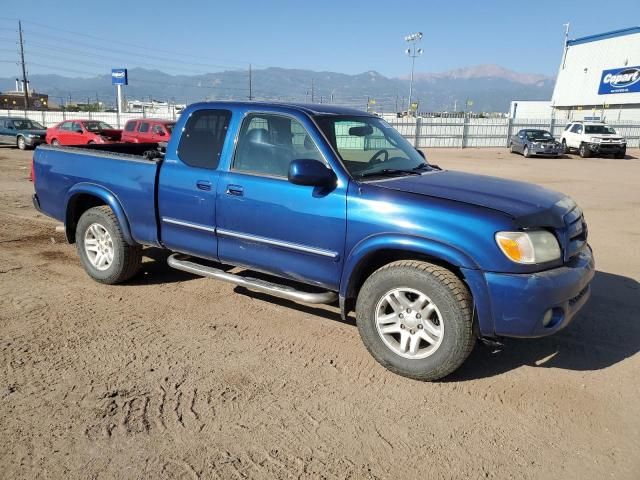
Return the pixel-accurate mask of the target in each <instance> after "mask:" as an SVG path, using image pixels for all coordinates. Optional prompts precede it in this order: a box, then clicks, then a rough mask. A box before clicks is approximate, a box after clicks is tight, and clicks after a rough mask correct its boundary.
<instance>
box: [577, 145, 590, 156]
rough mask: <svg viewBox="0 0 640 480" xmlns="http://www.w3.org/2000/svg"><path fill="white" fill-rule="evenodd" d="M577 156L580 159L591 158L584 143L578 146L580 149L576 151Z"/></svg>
mask: <svg viewBox="0 0 640 480" xmlns="http://www.w3.org/2000/svg"><path fill="white" fill-rule="evenodd" d="M578 154H579V155H580V156H581V157H582V158H589V157H590V156H591V152H590V151H589V148H588V147H587V145H586V144H584V143H581V144H580V149H579V150H578Z"/></svg>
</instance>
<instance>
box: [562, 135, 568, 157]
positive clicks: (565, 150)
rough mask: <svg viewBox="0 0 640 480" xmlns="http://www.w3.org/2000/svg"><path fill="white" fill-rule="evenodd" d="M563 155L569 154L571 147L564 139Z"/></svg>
mask: <svg viewBox="0 0 640 480" xmlns="http://www.w3.org/2000/svg"><path fill="white" fill-rule="evenodd" d="M562 153H565V154H567V153H569V147H567V141H566V140H565V139H564V138H563V139H562Z"/></svg>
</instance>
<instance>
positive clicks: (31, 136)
mask: <svg viewBox="0 0 640 480" xmlns="http://www.w3.org/2000/svg"><path fill="white" fill-rule="evenodd" d="M25 137H29V138H33V137H37V135H34V134H33V133H27V134H26V135H25Z"/></svg>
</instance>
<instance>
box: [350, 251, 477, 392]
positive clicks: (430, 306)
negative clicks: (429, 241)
mask: <svg viewBox="0 0 640 480" xmlns="http://www.w3.org/2000/svg"><path fill="white" fill-rule="evenodd" d="M356 319H357V320H356V321H357V325H358V331H359V332H360V337H361V338H362V341H363V342H364V344H365V346H366V347H367V350H369V352H370V353H371V355H372V356H373V357H374V358H375V359H376V360H377V361H378V362H379V363H380V364H381V365H382V366H384V367H385V368H387V369H389V370H391V371H392V372H394V373H397V374H398V375H402V376H405V377H409V378H413V379H416V380H423V381H432V380H438V379H441V378H443V377H446V376H447V375H449V374H450V373H452V372H453V371H455V370H456V369H457V368H458V367H460V365H462V363H463V362H464V361H465V360H466V359H467V357H468V356H469V354H470V353H471V350H472V349H473V346H474V344H475V338H474V331H473V317H472V299H471V295H470V293H469V291H468V290H467V288H466V286H465V285H464V284H463V283H462V281H461V280H460V279H459V278H458V277H457V276H456V275H455V274H453V273H452V272H451V271H449V270H447V269H445V268H442V267H439V266H436V265H433V264H430V263H427V262H420V261H416V260H401V261H397V262H393V263H390V264H388V265H385V266H384V267H382V268H380V269H378V270H376V271H375V272H374V273H373V274H372V275H371V276H370V277H369V278H368V279H367V280H366V281H365V283H364V285H363V286H362V288H361V290H360V293H359V294H358V300H357V303H356Z"/></svg>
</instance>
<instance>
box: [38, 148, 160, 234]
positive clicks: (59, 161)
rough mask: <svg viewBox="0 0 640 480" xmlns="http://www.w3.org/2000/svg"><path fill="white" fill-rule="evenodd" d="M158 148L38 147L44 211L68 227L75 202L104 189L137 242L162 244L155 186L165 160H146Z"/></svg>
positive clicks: (41, 201) (40, 192)
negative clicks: (69, 207)
mask: <svg viewBox="0 0 640 480" xmlns="http://www.w3.org/2000/svg"><path fill="white" fill-rule="evenodd" d="M154 145H155V147H157V145H156V144H107V145H86V146H82V147H51V146H40V147H38V148H37V149H36V151H35V152H34V155H33V160H34V173H35V178H36V192H37V195H38V198H39V201H40V205H41V208H42V211H43V212H44V213H45V214H47V215H50V216H52V217H54V218H56V219H58V220H60V221H62V222H64V221H65V217H66V214H67V212H66V211H65V206H66V205H67V204H68V203H69V200H70V199H71V198H72V197H75V196H76V195H90V194H91V193H92V192H94V191H96V190H98V189H100V190H101V191H102V192H103V194H105V195H111V196H113V197H114V198H115V200H116V201H117V202H118V203H119V204H120V206H121V207H122V209H123V211H124V213H125V215H126V218H127V220H128V223H129V227H130V229H131V236H132V237H133V239H134V240H135V241H136V242H138V243H141V244H149V245H156V244H158V230H157V222H156V215H155V212H156V208H155V207H156V205H155V202H156V199H155V197H156V195H155V193H156V192H155V186H156V177H157V174H158V171H159V165H160V163H161V161H162V157H161V156H159V158H149V155H148V154H147V155H145V152H148V151H153V148H154Z"/></svg>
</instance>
